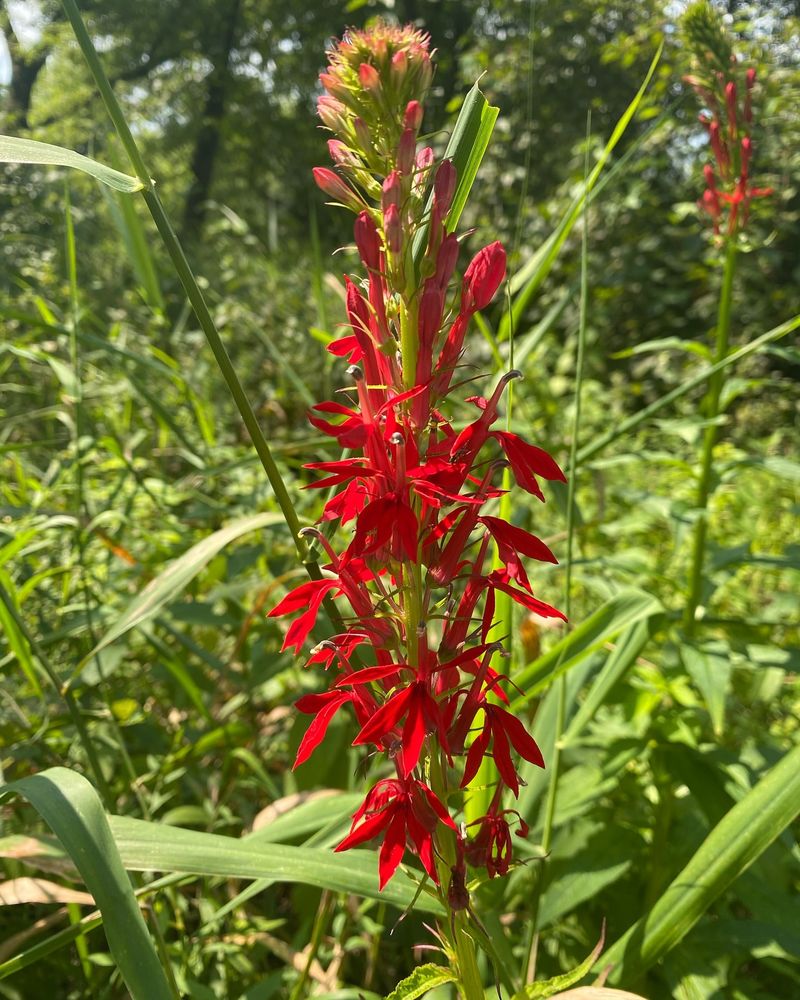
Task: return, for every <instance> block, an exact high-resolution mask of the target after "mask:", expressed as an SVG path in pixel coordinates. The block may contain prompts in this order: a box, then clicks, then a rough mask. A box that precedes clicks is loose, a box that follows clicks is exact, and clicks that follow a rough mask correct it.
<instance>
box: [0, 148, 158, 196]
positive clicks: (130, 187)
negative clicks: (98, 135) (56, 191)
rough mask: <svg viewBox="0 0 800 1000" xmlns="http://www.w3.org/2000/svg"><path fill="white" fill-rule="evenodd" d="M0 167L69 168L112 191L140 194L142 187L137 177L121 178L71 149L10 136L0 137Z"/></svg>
mask: <svg viewBox="0 0 800 1000" xmlns="http://www.w3.org/2000/svg"><path fill="white" fill-rule="evenodd" d="M0 163H42V164H46V165H48V166H53V167H72V168H73V169H74V170H82V171H83V173H85V174H90V175H91V176H92V177H94V178H95V180H98V181H100V182H101V183H102V184H107V185H108V187H111V188H114V190H115V191H124V192H125V193H127V194H132V193H133V192H134V191H141V190H142V188H143V187H144V184H142V182H141V181H140V180H138V179H137V178H136V177H131V176H129V175H128V174H123V173H122V172H121V171H119V170H114V168H113V167H107V166H106V165H105V163H98V162H97V160H93V159H92V158H91V157H89V156H84V155H83V154H82V153H76V152H75V150H74V149H66V148H65V147H64V146H53V145H52V144H51V143H49V142H37V141H36V140H35V139H18V138H16V137H15V136H11V135H0Z"/></svg>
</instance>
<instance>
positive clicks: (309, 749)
mask: <svg viewBox="0 0 800 1000" xmlns="http://www.w3.org/2000/svg"><path fill="white" fill-rule="evenodd" d="M312 697H313V696H312ZM349 700H350V698H349V696H343V697H339V698H333V699H330V701H329V702H328V704H327V705H324V706H323V707H322V708H320V709H319V711H318V713H317V716H316V718H315V719H314V720H313V721H312V722H311V725H310V726H309V727H308V729H307V730H306V734H305V736H304V737H303V739H302V741H301V742H300V746H299V747H298V748H297V756H296V757H295V761H294V764H293V765H292V770H294V769H295V768H296V767H299V765H300V764H303V763H304V762H305V761H307V760H308V758H309V757H310V756H311V754H312V753H313V752H314V750H315V749H316V748H317V747H318V746H319V744H320V743H321V742H322V740H323V738H324V736H325V733H326V732H327V730H328V726H329V724H330V721H331V719H332V718H333V717H334V715H336V713H337V712H338V711H339V709H340V708H341V707H342V705H344V703H345V702H346V701H349ZM300 701H303V699H302V698H301V699H300ZM299 704H300V702H298V707H299ZM300 711H301V712H303V711H305V709H304V708H301V709H300Z"/></svg>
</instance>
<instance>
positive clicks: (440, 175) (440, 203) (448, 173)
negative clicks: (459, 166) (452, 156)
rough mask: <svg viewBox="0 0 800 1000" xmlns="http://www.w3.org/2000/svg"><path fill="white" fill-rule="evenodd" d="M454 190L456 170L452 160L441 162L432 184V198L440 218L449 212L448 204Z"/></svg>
mask: <svg viewBox="0 0 800 1000" xmlns="http://www.w3.org/2000/svg"><path fill="white" fill-rule="evenodd" d="M455 190H456V168H455V167H454V166H453V161H452V160H442V162H441V163H440V164H439V169H438V170H437V171H436V180H435V181H434V182H433V198H434V202H435V204H436V207H437V208H438V209H439V212H440V214H441V217H442V218H444V216H445V215H447V213H448V211H449V210H450V203H451V202H452V200H453V194H454V193H455Z"/></svg>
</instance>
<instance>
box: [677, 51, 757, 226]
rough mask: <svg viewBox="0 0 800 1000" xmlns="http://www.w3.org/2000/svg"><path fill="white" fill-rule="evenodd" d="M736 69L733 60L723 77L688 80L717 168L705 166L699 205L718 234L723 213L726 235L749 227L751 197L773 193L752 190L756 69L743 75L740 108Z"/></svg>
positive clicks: (689, 78)
mask: <svg viewBox="0 0 800 1000" xmlns="http://www.w3.org/2000/svg"><path fill="white" fill-rule="evenodd" d="M736 69H737V67H736V64H735V60H732V62H731V67H730V70H729V71H728V72H727V73H723V72H722V71H721V70H718V71H717V72H716V73H715V74H714V76H713V80H711V81H709V80H706V79H703V78H701V77H698V76H687V77H686V81H687V83H690V84H691V85H692V87H694V89H695V91H696V92H697V94H698V96H699V97H700V99H701V101H702V102H703V104H704V105H705V110H704V111H703V112H702V113H701V114H700V123H701V124H702V125H703V126H704V127H705V129H706V130H707V132H708V138H709V143H710V145H711V151H712V153H713V154H714V161H715V164H716V169H715V168H714V166H712V165H711V164H710V163H707V164H706V165H705V167H704V168H703V175H704V177H705V181H706V189H705V191H704V192H703V197H702V199H701V200H700V202H699V205H700V208H701V209H703V211H705V212H707V213H708V215H710V216H711V220H712V222H713V224H714V232H715V233H716V234H719V233H720V232H721V229H722V228H723V222H724V219H725V215H726V214H727V224H726V225H725V226H724V228H725V233H726V235H728V236H732V235H734V234H735V233H737V232H739V231H740V230H741V229H743V228H744V227H745V226H746V225H747V219H748V216H749V214H750V203H751V201H752V200H753V199H754V198H763V197H765V196H766V195H770V194H772V188H758V187H753V184H752V182H751V176H750V169H751V163H752V157H753V142H752V139H751V137H750V130H751V126H752V124H753V104H752V96H753V87H754V86H755V82H756V71H755V70H754V69H752V68H750V69H748V70H747V71H746V72H745V74H744V100H743V102H742V106H741V107H740V106H739V92H740V89H741V88H740V87H739V85H738V84H737V81H736V79H735V73H736Z"/></svg>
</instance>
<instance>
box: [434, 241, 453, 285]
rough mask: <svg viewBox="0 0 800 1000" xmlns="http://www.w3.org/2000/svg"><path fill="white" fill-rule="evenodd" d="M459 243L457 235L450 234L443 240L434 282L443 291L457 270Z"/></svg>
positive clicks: (437, 259)
mask: <svg viewBox="0 0 800 1000" xmlns="http://www.w3.org/2000/svg"><path fill="white" fill-rule="evenodd" d="M458 251H459V243H458V237H457V236H456V234H455V233H450V235H449V236H445V238H444V239H443V240H442V245H441V246H440V247H439V255H438V256H437V258H436V273H435V275H434V281H435V282H436V284H437V285H438V286H439V288H441V289H446V288H447V286H448V285H449V284H450V279H451V278H452V276H453V271H454V270H455V266H456V261H457V260H458Z"/></svg>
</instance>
